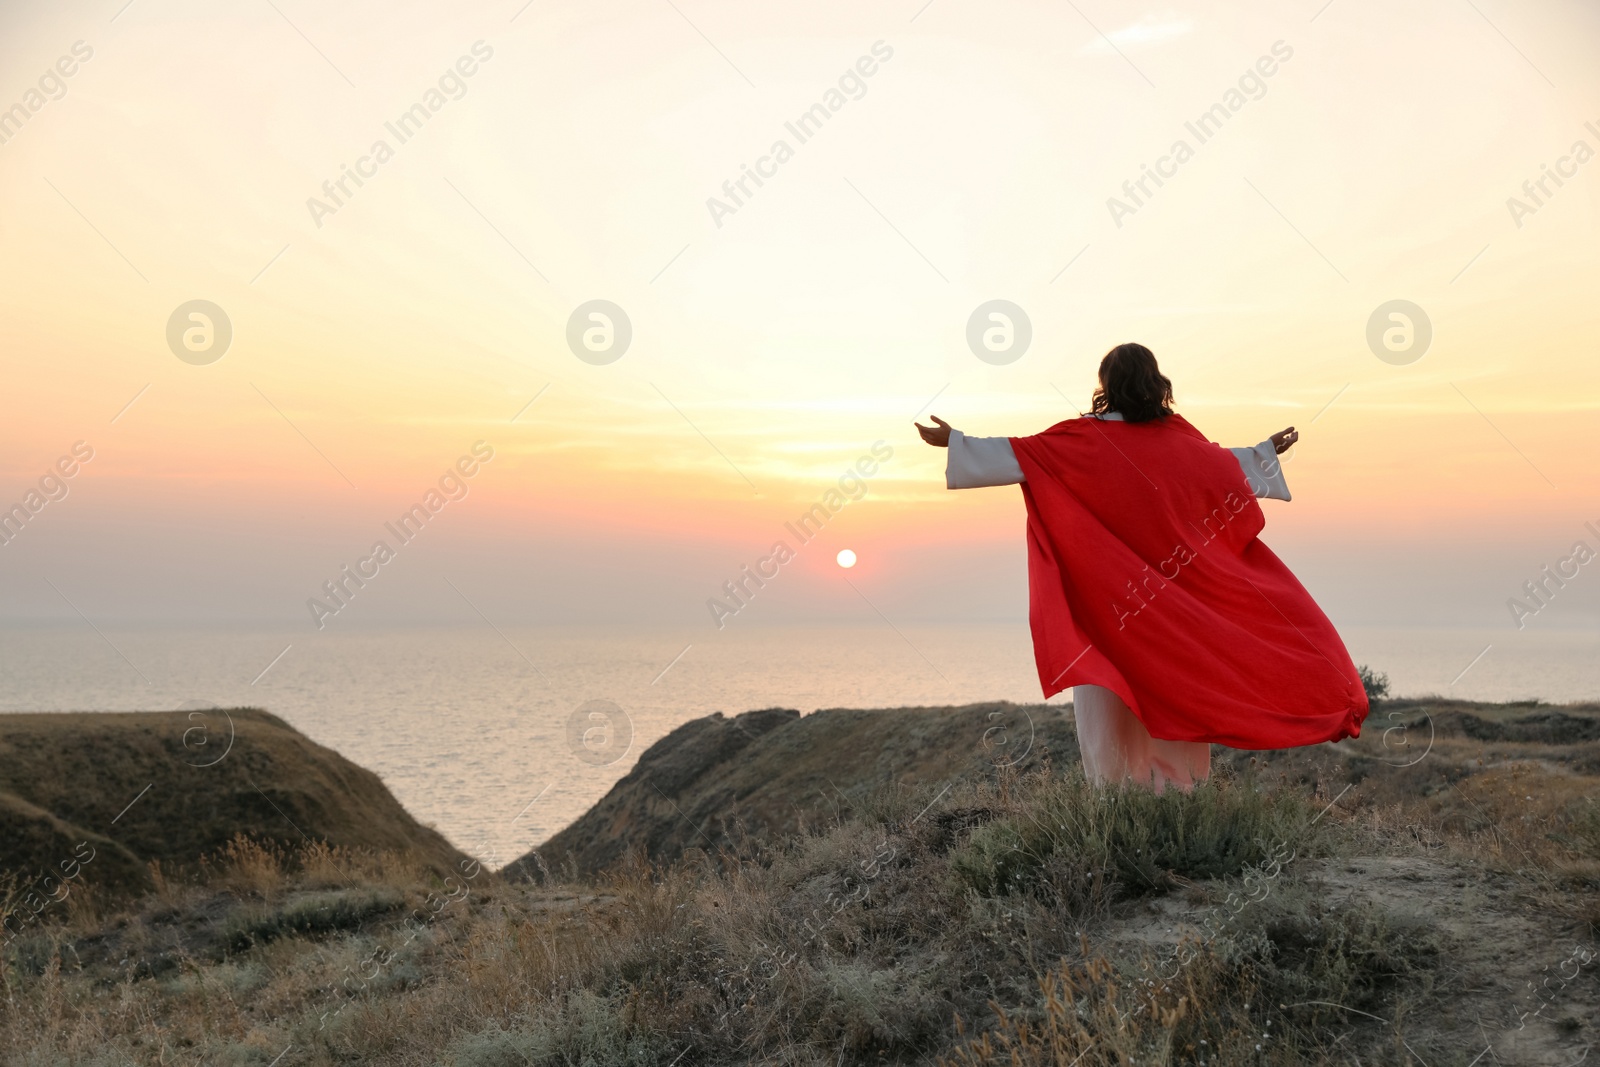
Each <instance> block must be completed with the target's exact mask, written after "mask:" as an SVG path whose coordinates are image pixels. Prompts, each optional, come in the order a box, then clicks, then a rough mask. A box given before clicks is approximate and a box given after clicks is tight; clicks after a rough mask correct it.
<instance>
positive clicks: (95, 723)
mask: <svg viewBox="0 0 1600 1067" xmlns="http://www.w3.org/2000/svg"><path fill="white" fill-rule="evenodd" d="M241 834H242V835H245V836H248V837H251V838H253V839H255V840H257V841H258V842H262V843H269V844H270V843H273V842H276V843H278V844H280V845H282V846H284V847H289V848H299V847H301V846H302V845H304V844H307V843H309V842H313V841H320V842H324V843H327V844H329V845H332V846H336V847H346V848H365V849H373V850H380V851H394V852H399V851H410V852H412V853H414V854H416V855H417V856H418V857H419V859H420V860H421V861H423V862H425V863H428V864H431V865H433V866H435V867H437V868H438V869H440V870H448V869H451V868H453V867H455V865H456V864H457V863H458V862H459V861H460V860H461V859H462V858H463V857H462V855H461V853H459V852H457V851H456V850H455V849H454V848H453V847H452V846H451V845H450V844H449V843H448V842H446V841H445V839H444V838H443V837H441V836H440V835H439V834H438V833H436V832H435V831H433V830H431V829H429V828H428V827H425V826H422V825H420V824H419V823H418V822H417V821H416V820H415V819H413V818H412V817H411V815H410V814H409V813H408V812H406V810H405V809H404V808H402V807H401V806H400V804H399V802H398V801H396V800H395V799H394V797H393V796H392V795H391V794H390V793H389V790H388V788H387V787H385V786H384V784H383V782H382V781H381V780H380V779H379V778H378V776H377V775H375V774H373V773H372V772H371V771H368V770H366V769H365V768H363V767H358V766H356V765H355V764H354V763H351V762H350V761H349V760H347V759H345V758H344V757H343V756H341V755H339V754H338V753H337V752H334V751H333V750H332V749H329V748H324V747H323V746H321V745H318V744H316V743H315V742H313V741H311V740H310V739H309V738H307V737H306V736H305V735H304V734H301V733H300V732H299V731H297V730H295V729H294V728H292V727H291V726H289V724H288V723H285V722H284V721H283V720H282V719H279V718H278V717H277V716H275V715H270V714H268V713H267V712H264V711H260V710H257V709H253V708H231V709H226V710H224V709H211V710H205V711H193V712H184V711H173V712H139V713H127V714H115V713H106V712H82V713H49V714H10V715H0V869H9V870H10V871H12V872H13V874H14V875H16V876H18V877H19V878H20V880H21V881H22V882H23V883H24V884H27V885H38V884H43V880H44V879H46V878H49V877H54V878H55V879H56V880H57V881H58V882H60V881H70V882H73V883H75V884H84V885H88V886H91V887H94V888H95V889H97V890H99V891H100V892H101V895H103V896H104V895H108V894H116V893H134V894H137V893H142V892H146V891H148V890H151V889H153V888H155V880H154V879H155V877H156V875H155V873H153V871H152V868H151V866H150V865H151V863H152V862H155V863H158V864H159V868H158V869H159V870H161V871H165V872H166V875H167V876H170V877H179V876H181V875H182V873H183V872H184V871H185V870H186V869H188V870H192V869H193V868H195V867H196V865H197V864H198V863H199V861H200V860H201V858H202V857H204V856H207V855H210V854H214V853H218V852H220V851H221V850H223V849H224V848H225V847H227V846H228V845H229V842H230V841H232V840H233V839H234V838H235V837H237V836H238V835H241ZM85 857H92V858H89V859H85ZM74 873H75V875H76V877H72V878H68V877H66V876H67V875H69V874H74ZM49 888H50V887H49V886H48V885H46V886H45V889H46V891H47V892H48V891H49Z"/></svg>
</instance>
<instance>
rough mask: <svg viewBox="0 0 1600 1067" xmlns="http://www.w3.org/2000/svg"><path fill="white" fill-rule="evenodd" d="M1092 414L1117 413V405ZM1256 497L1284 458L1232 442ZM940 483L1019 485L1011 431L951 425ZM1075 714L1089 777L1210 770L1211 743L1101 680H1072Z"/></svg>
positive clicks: (1279, 495)
mask: <svg viewBox="0 0 1600 1067" xmlns="http://www.w3.org/2000/svg"><path fill="white" fill-rule="evenodd" d="M1096 417H1097V418H1102V419H1108V420H1111V421H1114V422H1120V421H1122V414H1121V412H1116V411H1110V412H1106V413H1105V414H1103V415H1099V416H1096ZM1228 451H1229V452H1232V453H1233V456H1234V458H1235V459H1237V460H1238V461H1239V468H1240V469H1241V470H1243V471H1244V477H1245V481H1246V482H1248V483H1249V485H1250V491H1251V492H1252V493H1254V494H1255V495H1256V496H1257V497H1262V498H1268V499H1272V500H1288V499H1290V497H1289V485H1288V483H1287V482H1285V481H1284V478H1283V464H1282V463H1281V462H1279V460H1278V456H1277V452H1276V450H1275V449H1274V448H1273V447H1272V442H1271V441H1262V442H1261V443H1260V444H1258V445H1256V446H1255V447H1254V448H1230V449H1228ZM949 453H950V454H949V456H948V458H947V459H946V461H945V471H944V483H945V487H946V488H948V489H978V488H983V487H985V486H995V485H1016V484H1018V483H1020V482H1022V481H1024V480H1025V479H1024V478H1023V474H1022V467H1021V466H1020V465H1019V464H1018V463H1017V457H1016V453H1015V452H1013V451H1012V449H1011V439H1010V438H1008V437H968V436H967V435H966V434H964V433H962V432H961V431H960V430H951V431H950V449H949ZM1072 714H1073V718H1074V719H1075V720H1076V722H1077V726H1078V748H1079V751H1081V752H1082V753H1083V771H1084V774H1085V775H1087V776H1088V778H1089V780H1090V781H1091V782H1095V783H1098V784H1116V783H1120V782H1124V781H1129V782H1133V783H1134V784H1137V785H1141V786H1145V787H1148V788H1153V789H1154V790H1155V791H1156V792H1157V793H1159V792H1161V791H1162V790H1163V789H1165V788H1166V787H1167V785H1168V784H1171V785H1175V786H1177V787H1178V788H1179V789H1182V790H1184V791H1188V790H1190V789H1193V788H1194V783H1196V782H1203V781H1205V780H1206V779H1207V778H1209V777H1211V746H1210V745H1209V744H1207V743H1206V742H1204V741H1161V740H1158V739H1156V738H1154V737H1151V736H1150V732H1149V731H1148V730H1146V729H1145V728H1144V723H1142V722H1140V721H1139V718H1138V716H1136V715H1134V713H1133V712H1132V711H1131V710H1130V709H1129V708H1128V705H1126V704H1124V703H1123V702H1122V698H1121V697H1119V696H1117V694H1115V693H1113V692H1112V691H1111V690H1109V689H1107V688H1105V687H1104V686H1098V685H1075V686H1073V687H1072Z"/></svg>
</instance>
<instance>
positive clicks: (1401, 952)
mask: <svg viewBox="0 0 1600 1067" xmlns="http://www.w3.org/2000/svg"><path fill="white" fill-rule="evenodd" d="M990 707H998V706H989V705H984V706H980V707H979V708H976V709H975V708H948V709H928V710H927V711H925V712H921V713H917V712H913V711H911V710H908V709H896V710H890V711H882V712H871V711H868V712H832V713H819V715H817V716H806V717H804V718H796V717H795V716H794V715H793V714H791V713H784V712H773V711H767V712H761V713H756V714H755V715H754V716H753V717H745V716H739V717H735V718H732V719H729V718H725V717H722V716H713V717H710V718H709V719H706V720H701V721H700V723H699V724H690V727H686V728H685V730H684V731H680V732H679V733H678V734H675V735H673V736H674V737H675V738H676V740H673V739H672V738H669V739H667V741H670V742H671V743H664V746H658V748H659V751H658V750H657V749H652V750H651V754H647V755H649V759H648V760H644V759H642V760H641V767H642V768H643V770H640V771H638V773H637V774H636V775H630V779H631V780H632V781H631V784H630V785H629V786H628V787H627V788H626V789H622V787H621V786H620V785H619V789H621V792H619V793H616V794H615V802H614V803H612V804H611V805H610V806H609V807H607V806H606V804H605V803H604V802H603V803H602V805H600V806H598V807H597V809H596V812H591V813H590V814H589V815H587V816H585V817H584V820H580V823H584V822H585V820H587V823H586V825H587V826H588V827H589V829H588V830H586V831H585V832H584V833H583V834H578V833H569V834H568V840H570V841H572V842H573V843H574V847H573V848H572V850H571V852H570V854H571V855H573V856H575V857H585V856H587V857H590V859H588V860H585V861H584V862H594V863H598V864H600V865H601V866H603V867H604V871H603V873H601V874H598V875H592V876H590V875H585V876H580V877H569V876H566V875H564V874H563V872H562V869H561V866H560V865H559V864H557V865H553V866H551V869H550V871H549V872H548V873H546V872H544V871H541V872H540V874H539V877H537V878H525V877H517V878H502V877H499V876H497V875H496V874H494V873H492V872H489V871H487V870H484V869H483V868H481V867H478V866H476V865H475V864H472V863H470V861H469V862H467V863H465V864H461V865H459V866H458V868H457V871H456V873H455V874H454V875H453V876H450V877H446V878H441V877H439V875H438V873H437V872H436V871H434V870H432V869H428V868H425V867H424V866H422V865H420V864H418V863H417V862H415V861H414V860H407V859H405V858H404V857H403V856H400V857H396V856H395V855H392V854H389V853H384V852H381V851H376V850H358V849H348V848H347V849H329V848H327V847H325V846H316V847H308V846H302V847H301V848H299V849H297V850H289V849H287V848H261V847H258V846H253V845H239V844H237V843H235V845H234V846H233V847H231V848H230V849H229V850H227V851H225V853H224V854H222V855H220V856H219V857H218V858H217V860H216V862H214V863H212V864H210V865H207V866H205V867H204V868H201V869H198V870H196V871H194V872H193V873H192V875H191V876H189V877H185V878H182V879H178V878H174V879H170V880H165V881H163V882H162V883H161V884H159V885H157V886H156V887H155V889H154V890H153V891H152V892H150V893H149V894H147V895H145V896H143V897H141V898H138V899H133V900H126V899H125V900H120V901H109V902H97V901H96V900H95V898H94V897H93V895H92V894H84V896H87V897H88V898H89V901H88V904H87V905H82V904H80V905H74V904H72V903H70V902H69V904H68V905H66V906H63V907H60V908H57V909H54V910H52V911H50V912H48V913H47V914H46V915H45V916H44V917H43V918H42V920H41V922H40V923H38V924H35V925H34V926H32V927H30V928H29V929H27V930H26V931H23V932H22V933H21V934H19V935H18V936H15V937H12V938H11V939H9V940H8V941H6V942H5V943H4V944H3V945H0V1000H3V1003H4V1005H5V1007H4V1009H3V1010H0V1062H4V1063H6V1064H17V1065H26V1067H47V1065H48V1067H54V1065H57V1064H72V1065H79V1064H82V1065H88V1067H101V1065H104V1067H111V1065H113V1064H115V1065H118V1067H122V1065H125V1064H129V1063H135V1064H145V1063H151V1064H154V1063H160V1064H163V1065H174V1064H195V1065H199V1064H222V1065H257V1067H269V1065H276V1067H291V1065H298V1064H314V1065H318V1067H332V1065H335V1064H347V1063H362V1064H393V1065H407V1067H409V1065H418V1067H421V1065H436V1064H444V1065H450V1067H528V1065H537V1067H546V1065H550V1067H555V1065H562V1067H578V1065H593V1067H611V1065H622V1064H626V1065H640V1067H644V1065H652V1064H653V1065H662V1067H665V1065H672V1064H677V1065H680V1067H683V1065H687V1064H691V1063H692V1064H716V1065H730V1067H731V1065H734V1064H775V1065H776V1064H783V1065H797V1067H801V1065H803V1067H823V1065H829V1067H842V1065H846V1064H849V1065H856V1067H861V1065H866V1064H905V1065H911V1064H919V1065H920V1064H939V1065H950V1067H1001V1065H1005V1067H1066V1065H1073V1067H1130V1065H1133V1064H1138V1065H1141V1067H1142V1065H1151V1067H1157V1065H1185V1067H1188V1065H1194V1067H1198V1065H1201V1064H1211V1065H1216V1067H1224V1065H1228V1067H1231V1065H1234V1064H1249V1065H1253V1067H1261V1065H1271V1067H1302V1065H1315V1067H1335V1065H1337V1067H1351V1065H1361V1067H1373V1065H1380V1064H1381V1065H1389V1064H1393V1065H1413V1064H1418V1065H1424V1067H1469V1065H1474V1064H1475V1065H1477V1067H1483V1065H1485V1064H1489V1063H1501V1064H1530V1065H1532V1064H1550V1065H1552V1067H1553V1065H1562V1064H1572V1063H1575V1062H1581V1061H1582V1060H1583V1057H1584V1056H1585V1054H1586V1050H1587V1049H1588V1048H1589V1047H1590V1046H1592V1045H1593V1044H1595V1043H1596V1042H1597V1041H1600V1018H1597V1017H1596V1013H1595V1010H1594V1006H1595V1005H1596V1004H1597V1003H1600V977H1597V975H1600V948H1597V941H1596V939H1597V937H1600V802H1597V798H1600V706H1596V705H1567V706H1562V707H1555V708H1552V707H1549V706H1546V705H1479V704H1464V703H1460V702H1452V701H1397V702H1389V703H1384V704H1380V705H1378V706H1376V707H1375V709H1374V712H1373V715H1372V718H1371V719H1369V724H1368V728H1367V730H1366V733H1365V736H1363V737H1362V738H1360V739H1356V740H1347V741H1345V742H1341V743H1340V744H1338V745H1323V746H1318V747H1316V748H1311V749H1297V750H1289V751H1284V752H1260V753H1245V752H1228V751H1225V750H1220V749H1219V750H1218V751H1217V758H1216V769H1215V774H1214V777H1213V781H1212V782H1211V783H1210V784H1208V785H1206V786H1203V787H1201V788H1199V789H1196V790H1195V791H1194V792H1193V793H1192V794H1187V795H1185V794H1180V793H1176V792H1169V793H1168V794H1166V795H1165V796H1162V797H1155V796H1153V795H1151V794H1149V793H1145V792H1140V791H1120V790H1110V791H1106V790H1097V789H1094V788H1091V787H1089V786H1088V785H1087V783H1085V782H1084V781H1083V779H1082V777H1081V774H1080V773H1079V772H1078V770H1077V768H1076V767H1075V766H1074V765H1073V763H1072V761H1071V760H1070V759H1069V758H1068V757H1067V756H1065V755H1063V753H1064V752H1065V751H1067V750H1068V748H1069V747H1070V745H1069V744H1068V743H1067V742H1068V741H1069V739H1067V738H1064V737H1063V736H1062V734H1061V731H1066V732H1067V733H1068V734H1070V729H1071V726H1070V722H1069V721H1067V720H1066V719H1065V717H1061V716H1059V713H1057V715H1058V718H1056V719H1054V720H1051V719H1048V718H1043V717H1041V716H1038V715H1036V716H1035V720H1036V722H1035V730H1034V734H1033V737H1034V740H1035V742H1038V741H1040V739H1041V738H1042V739H1044V740H1045V741H1046V742H1047V743H1044V744H1035V745H1034V746H1032V747H1030V748H1029V749H1028V755H1026V756H1025V757H1023V758H1022V759H1020V760H1019V759H1017V753H1018V749H1017V747H1016V745H1015V742H1016V741H1017V740H1018V734H1017V731H1016V729H1015V723H1016V720H1014V719H1013V720H1012V723H1013V725H1012V727H1010V728H1009V729H1008V730H1007V732H1005V733H1003V734H1000V735H995V734H989V735H988V738H987V739H985V736H984V735H985V733H986V732H987V731H988V728H989V726H990V725H993V723H992V721H991V720H989V719H988V718H987V715H988V714H989V712H987V711H984V710H982V709H983V708H990ZM1002 710H1008V713H1013V712H1014V710H1015V709H1002ZM811 719H815V725H811V726H807V725H806V724H807V721H808V720H811ZM1023 721H1025V719H1024V720H1023ZM974 727H982V728H981V729H978V730H976V731H974V729H973V728H974ZM1002 739H1003V740H1004V742H1005V743H1004V744H1003V745H1002V744H998V743H997V742H999V741H1001V740H1002ZM1046 748H1048V749H1051V750H1052V751H1053V752H1054V764H1053V765H1051V766H1046V765H1044V764H1042V763H1038V764H1033V767H1032V769H1031V770H1027V769H1024V768H1026V767H1027V766H1028V765H1030V763H1032V761H1034V760H1036V759H1038V758H1039V755H1040V753H1039V752H1038V751H1037V750H1038V749H1046ZM907 751H910V752H912V753H914V754H912V755H906V754H905V753H906V752H907ZM997 755H999V756H1000V757H1001V758H1000V759H998V760H996V759H995V756H997ZM985 757H987V758H988V760H989V761H990V762H988V763H987V764H985V763H984V762H983V761H984V759H985ZM974 758H976V759H977V760H978V763H977V765H976V766H974V764H973V763H972V762H971V760H973V759H974ZM1011 764H1015V765H1011ZM924 773H925V774H926V777H923V774H924ZM674 774H676V775H678V776H679V777H677V778H674V777H673V775H674ZM951 774H954V775H955V776H956V777H954V778H950V777H946V776H947V775H951ZM657 786H659V787H660V788H661V791H662V793H663V794H664V795H663V796H658V798H657V801H656V805H655V806H654V807H650V806H649V805H648V804H647V803H646V802H645V801H644V799H643V798H644V797H645V795H646V794H647V793H649V792H654V791H655V788H656V787H657ZM719 790H721V791H722V792H721V794H720V795H721V796H723V798H724V802H725V803H727V804H728V805H731V806H732V808H737V812H738V814H737V815H736V816H730V817H729V818H727V819H726V820H724V822H722V823H717V824H715V825H707V824H704V823H702V825H701V826H699V827H698V828H696V829H691V830H689V831H688V834H689V835H691V836H688V837H686V836H683V833H684V831H682V830H671V831H670V832H667V831H665V830H664V829H663V827H664V826H665V825H666V824H667V822H668V820H669V816H670V818H671V819H676V820H677V821H679V822H681V823H684V824H687V823H689V822H691V821H693V820H690V819H689V818H687V814H688V813H694V812H699V813H701V814H704V813H705V812H704V811H703V810H702V808H701V807H699V805H701V804H702V803H706V804H709V803H710V798H712V797H714V796H716V795H719V794H718V791H719ZM829 797H831V798H832V804H833V806H829V803H828V798H829ZM674 798H677V799H674ZM146 799H148V797H147V798H146ZM607 800H608V801H611V800H613V798H612V797H608V798H607ZM685 803H687V804H688V805H690V807H689V808H684V811H683V812H677V811H675V810H674V807H675V806H676V807H679V808H682V807H683V805H684V804H685ZM601 808H604V809H605V810H604V811H603V812H602V811H601ZM41 810H42V809H41ZM597 813H599V814H597ZM117 825H119V826H120V823H118V824H117ZM607 828H608V829H607ZM602 830H606V832H611V833H615V834H617V835H619V836H620V837H621V838H622V846H621V851H620V859H615V858H614V859H612V860H611V861H610V862H609V864H607V863H606V862H605V856H604V855H603V854H602V853H601V851H600V849H601V846H600V845H599V844H597V841H598V840H599V838H600V837H601V836H603V835H602V832H601V831H602ZM673 835H678V836H673ZM702 835H703V836H702ZM691 838H692V840H691ZM708 838H711V839H713V840H709V841H708ZM685 841H690V842H691V843H689V844H687V845H684V844H682V842H685ZM719 841H720V842H721V843H720V844H719V843H718V842H719ZM635 843H636V844H637V848H631V847H630V846H632V845H633V844H635ZM652 850H653V851H654V852H655V854H657V855H658V856H659V857H660V858H659V860H658V861H657V862H654V863H650V862H645V861H644V860H643V858H642V857H643V855H644V854H645V853H646V852H650V851H652ZM674 850H676V851H674ZM544 852H545V854H546V855H548V854H549V852H550V850H549V848H548V847H547V848H546V849H545V850H544ZM630 852H631V853H632V854H631V855H630ZM96 862H98V860H97V861H96ZM573 862H574V864H577V863H578V862H579V860H578V859H577V858H575V859H574V861H573ZM534 866H535V868H536V869H537V864H535V865H534ZM508 873H516V874H519V875H520V874H521V872H508ZM78 900H79V895H77V894H75V895H74V896H73V898H72V901H78Z"/></svg>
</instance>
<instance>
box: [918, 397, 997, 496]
mask: <svg viewBox="0 0 1600 1067" xmlns="http://www.w3.org/2000/svg"><path fill="white" fill-rule="evenodd" d="M931 418H932V419H933V422H934V425H932V426H924V425H922V424H921V423H920V422H919V423H917V424H916V427H917V432H918V433H920V434H921V435H922V439H923V440H924V441H926V442H928V444H930V445H932V446H934V447H935V448H948V449H949V450H950V453H949V456H948V457H947V458H946V460H945V467H944V484H945V488H946V489H980V488H983V487H985V486H993V485H1016V484H1017V483H1019V482H1021V481H1022V480H1023V477H1022V467H1021V466H1020V465H1018V463H1017V456H1016V453H1015V452H1013V451H1012V450H1011V439H1010V438H1009V437H968V436H967V435H966V434H964V433H962V432H961V431H960V430H957V429H955V428H953V427H952V426H951V425H950V424H949V423H948V422H945V421H944V420H943V419H941V418H939V416H937V415H934V416H931Z"/></svg>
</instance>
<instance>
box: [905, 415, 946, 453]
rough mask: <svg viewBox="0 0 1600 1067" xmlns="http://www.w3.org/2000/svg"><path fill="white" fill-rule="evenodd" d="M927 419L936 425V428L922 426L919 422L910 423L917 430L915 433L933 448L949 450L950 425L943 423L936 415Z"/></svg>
mask: <svg viewBox="0 0 1600 1067" xmlns="http://www.w3.org/2000/svg"><path fill="white" fill-rule="evenodd" d="M928 417H929V418H931V419H932V420H933V421H934V422H935V423H936V424H937V428H935V427H933V426H924V425H922V423H920V422H917V423H912V425H914V426H915V427H916V428H917V432H918V433H920V434H921V435H922V439H923V440H924V441H926V442H928V443H929V444H930V445H932V446H933V447H934V448H949V447H950V424H949V423H948V422H945V421H944V420H943V419H941V418H940V417H939V416H937V415H930V416H928Z"/></svg>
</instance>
